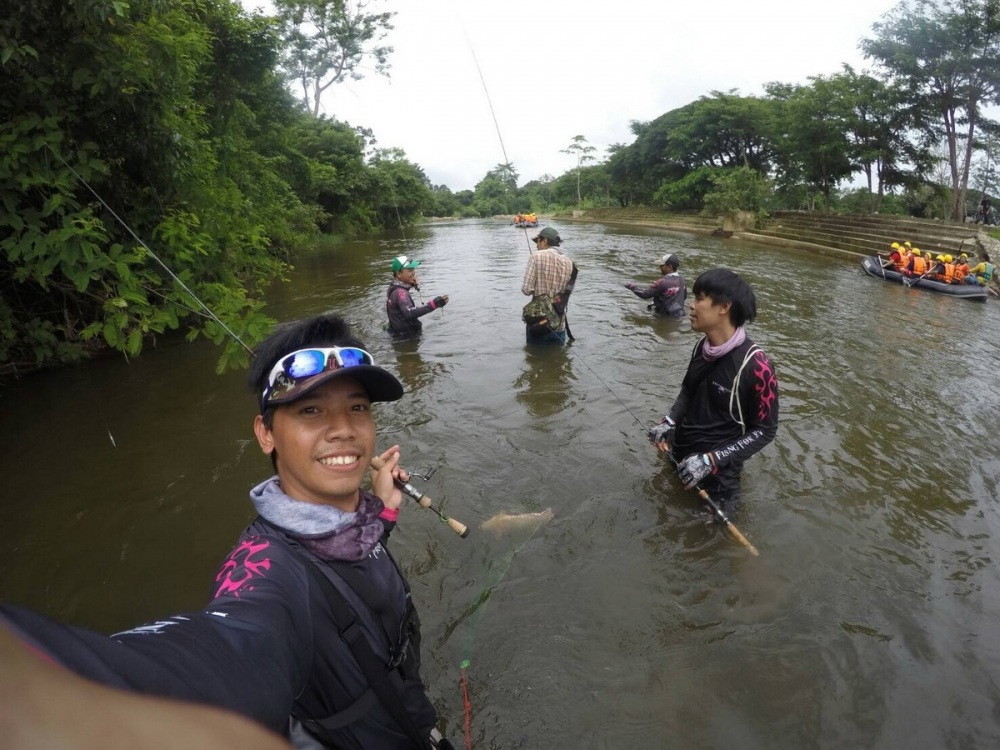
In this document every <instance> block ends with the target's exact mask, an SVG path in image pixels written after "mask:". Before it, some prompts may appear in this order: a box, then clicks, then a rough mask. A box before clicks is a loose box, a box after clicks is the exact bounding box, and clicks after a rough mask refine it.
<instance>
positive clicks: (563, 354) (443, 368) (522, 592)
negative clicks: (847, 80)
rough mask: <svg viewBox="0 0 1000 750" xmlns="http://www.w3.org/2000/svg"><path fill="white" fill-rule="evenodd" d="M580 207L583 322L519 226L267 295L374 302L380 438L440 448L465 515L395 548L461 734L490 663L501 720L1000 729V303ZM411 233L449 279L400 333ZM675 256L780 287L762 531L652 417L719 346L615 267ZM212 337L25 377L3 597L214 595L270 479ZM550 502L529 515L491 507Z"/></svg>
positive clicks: (108, 601)
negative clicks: (540, 293) (543, 315)
mask: <svg viewBox="0 0 1000 750" xmlns="http://www.w3.org/2000/svg"><path fill="white" fill-rule="evenodd" d="M557 226H558V228H559V229H560V230H561V232H562V234H563V237H564V239H565V244H564V248H565V250H566V251H567V252H568V253H569V254H570V255H571V256H572V257H573V258H574V259H575V260H576V262H577V263H578V265H579V266H580V269H581V271H580V280H579V284H578V288H577V291H576V293H575V294H574V296H573V300H572V303H571V307H570V320H571V324H572V329H573V332H574V333H575V335H576V337H577V341H576V343H574V344H573V345H572V346H571V347H568V348H567V349H545V350H531V349H527V348H526V347H525V345H524V342H523V331H522V326H521V324H520V322H519V311H520V308H521V306H522V305H523V303H524V301H525V300H524V298H523V297H522V296H521V294H520V291H519V287H520V279H521V274H522V271H523V267H524V264H525V261H526V259H527V255H528V243H527V239H526V233H525V232H524V231H522V230H517V229H514V228H513V227H511V226H510V225H507V224H503V223H499V222H491V221H463V222H456V223H454V224H445V225H438V226H433V227H428V228H426V229H420V230H415V231H414V232H412V233H410V234H409V236H408V237H407V238H405V239H404V238H401V237H390V236H386V237H381V238H376V239H372V240H365V241H357V242H350V243H346V244H343V245H340V246H337V247H334V248H329V249H326V250H324V251H317V252H311V253H308V254H306V255H304V256H303V257H302V258H301V259H300V260H299V262H298V264H297V267H296V270H295V271H294V273H293V274H292V275H291V281H290V283H287V284H284V285H281V286H276V287H275V288H274V289H273V290H272V291H271V295H270V306H269V311H270V313H271V314H272V315H273V316H274V317H276V318H279V319H282V320H287V319H292V318H299V317H303V316H308V315H313V314H316V313H320V312H324V311H328V310H338V311H342V312H344V313H345V314H346V315H347V316H348V317H349V318H350V319H351V320H352V321H353V323H354V325H355V328H356V329H357V331H358V333H359V334H360V337H361V338H362V339H363V340H364V341H366V342H368V345H369V348H370V349H371V350H372V351H373V353H374V354H375V356H376V358H377V360H378V361H379V362H380V363H383V364H385V365H386V366H387V367H388V368H389V369H391V370H393V371H394V372H396V373H397V374H398V375H399V377H400V379H401V380H402V381H403V383H404V385H405V386H406V389H407V396H406V397H405V398H404V400H403V401H401V402H399V403H397V404H386V405H380V406H379V407H377V411H376V418H377V420H378V422H379V426H380V434H381V438H380V443H381V444H382V445H384V446H388V445H389V444H391V443H392V442H398V443H400V444H401V445H402V447H403V454H404V464H405V465H407V466H409V467H410V468H413V469H417V470H422V469H427V468H431V467H433V468H435V469H436V472H435V473H434V475H433V477H432V478H431V481H430V482H428V483H426V484H420V487H421V488H422V489H424V490H425V491H426V492H427V493H428V494H429V495H431V496H432V497H433V498H434V499H435V501H436V502H437V503H438V504H440V505H441V506H442V507H443V508H444V510H445V511H446V512H447V513H450V514H451V515H453V516H454V517H455V518H457V519H459V520H461V521H462V522H464V523H466V524H468V525H469V526H471V527H473V531H472V533H471V534H470V536H469V538H468V539H465V540H462V539H459V538H458V537H457V536H456V535H455V534H453V533H452V532H451V531H450V530H449V529H448V528H446V527H444V526H442V525H441V524H440V523H439V522H438V521H437V519H436V517H435V516H434V515H433V514H431V513H430V512H428V511H425V510H421V509H419V508H417V507H416V506H414V505H409V506H408V507H407V508H406V509H405V512H404V514H403V516H402V520H401V523H400V526H399V528H398V529H397V531H396V533H395V534H394V535H393V542H392V544H393V548H394V550H395V552H396V554H397V557H398V558H399V559H400V561H401V563H402V564H403V565H404V566H405V569H406V571H407V574H408V576H409V579H410V581H411V583H412V585H413V590H414V594H415V597H416V601H417V603H418V606H419V608H420V612H421V615H422V619H423V631H424V641H423V651H424V663H425V668H424V670H425V678H426V679H427V681H428V683H429V685H430V692H431V695H432V697H433V699H434V701H435V703H436V704H437V706H438V708H439V709H440V711H441V714H442V718H443V721H444V723H445V724H446V727H447V729H448V730H449V733H450V734H451V735H452V737H453V738H456V739H458V740H461V735H462V724H463V720H464V709H463V700H462V693H461V687H460V677H461V670H460V665H461V664H462V662H463V661H466V660H467V661H468V668H467V670H466V677H467V679H468V685H469V690H470V702H471V706H472V723H471V727H472V732H471V736H472V745H473V747H479V748H567V749H569V748H609V749H610V748H625V747H635V748H660V747H678V748H718V747H727V746H738V747H742V748H761V749H762V750H764V749H766V750H773V749H774V748H812V747H815V748H855V747H864V748H899V747H913V748H944V747H948V748H985V747H996V746H998V744H1000V712H998V709H997V706H998V705H1000V685H998V679H1000V653H998V652H1000V645H998V644H1000V576H998V573H997V566H996V565H995V564H994V562H995V560H994V559H995V558H997V557H998V555H1000V524H998V515H997V501H996V495H997V485H998V480H1000V458H998V447H1000V438H998V435H997V427H996V425H997V420H996V416H995V415H996V413H997V407H998V405H1000V391H998V388H997V386H998V374H997V372H998V368H997V362H998V361H1000V358H998V354H1000V338H998V330H1000V304H997V303H995V302H994V301H990V302H988V303H987V304H976V303H970V302H967V301H964V300H956V299H951V298H948V297H942V296H936V295H934V294H930V293H927V292H923V291H920V290H915V289H914V290H908V289H904V288H902V287H894V286H890V285H888V284H884V283H882V282H880V281H878V280H876V279H871V278H868V277H865V276H864V275H863V274H862V271H861V269H860V266H859V265H858V264H857V263H854V262H847V261H843V260H836V259H831V258H823V257H817V256H814V255H810V254H807V253H803V252H796V251H789V250H783V249H776V248H771V247H766V246H760V245H754V244H748V243H738V242H733V241H724V240H717V239H715V238H711V237H700V236H699V237H696V236H691V235H684V234H667V233H664V232H660V231H658V230H654V229H622V228H614V229H612V228H608V227H602V226H600V225H582V224H579V225H573V224H566V225H557ZM529 231H530V230H529ZM403 252H406V253H408V254H410V255H411V256H413V257H416V258H420V259H422V260H423V265H422V266H421V268H420V276H421V286H422V288H423V294H424V298H425V299H428V298H429V297H430V296H433V295H436V294H449V295H450V296H451V302H450V303H449V305H448V306H447V307H446V308H445V309H444V310H443V311H441V312H438V313H434V314H432V315H431V316H429V317H427V318H425V319H424V320H425V327H424V335H423V337H422V338H421V339H420V340H419V341H418V342H408V343H401V344H399V343H397V344H394V343H392V342H391V341H390V340H389V339H388V337H387V336H386V334H385V333H384V332H383V330H382V325H383V322H384V290H385V285H386V283H387V280H388V271H387V269H388V263H389V260H390V259H391V258H392V257H393V256H394V255H396V254H399V253H403ZM667 252H674V253H677V254H678V255H679V256H680V258H681V268H680V270H681V273H682V275H683V276H684V277H685V278H686V279H687V280H688V284H689V285H690V284H691V283H693V280H694V277H695V276H696V275H697V274H698V273H699V272H700V271H702V270H705V269H707V268H711V267H714V266H719V265H725V266H728V267H731V268H734V269H736V270H738V271H739V272H741V273H742V274H744V276H745V277H746V278H747V279H748V280H749V281H750V282H751V283H752V284H753V285H754V287H755V289H756V291H757V295H758V302H759V310H760V316H759V319H758V321H757V322H756V323H755V324H754V325H753V326H752V327H751V328H750V334H751V336H752V337H753V338H754V339H755V340H756V341H757V342H758V343H759V344H761V345H762V346H763V347H764V349H765V350H766V351H767V352H768V353H769V354H770V355H771V357H772V359H773V361H774V363H775V365H776V368H777V371H778V376H779V381H780V387H781V422H780V428H779V432H778V436H777V439H776V440H775V442H774V443H773V444H772V445H771V446H769V447H768V448H767V449H765V450H764V452H763V453H762V454H760V455H758V456H757V457H755V458H754V459H752V460H751V461H749V462H748V464H747V467H746V471H745V473H744V491H745V498H746V501H745V503H744V506H743V509H742V510H741V512H740V514H739V516H738V517H737V518H736V519H735V521H736V523H737V525H738V526H739V528H740V529H741V530H742V532H743V533H744V534H745V535H746V536H747V537H748V538H749V539H750V540H751V541H752V542H753V543H754V544H755V545H756V546H757V547H758V548H759V549H760V551H761V556H760V557H759V558H753V557H750V556H748V555H747V554H746V552H745V551H744V550H743V549H742V548H741V547H739V546H738V545H736V544H735V543H734V542H732V541H731V540H730V539H729V538H728V537H727V536H726V535H725V533H724V532H723V531H722V530H720V528H719V527H717V526H713V525H706V524H705V523H704V522H703V521H702V519H701V518H700V517H699V515H698V514H697V513H696V512H695V509H696V503H695V497H694V496H693V495H692V494H691V493H688V492H685V491H684V490H683V489H682V488H681V486H680V484H679V483H678V481H677V480H676V478H675V476H674V475H673V473H672V471H670V470H669V469H668V467H667V466H665V465H664V463H663V461H662V460H661V459H660V458H658V456H657V455H656V454H655V452H654V451H653V450H652V448H651V447H650V446H649V444H648V443H647V442H646V439H645V437H644V433H643V429H642V428H641V427H640V425H639V424H638V422H643V423H647V422H652V421H655V420H657V419H658V418H659V417H660V416H661V415H662V414H663V413H664V411H665V410H666V408H667V407H668V406H669V405H670V403H671V401H672V400H673V398H674V396H675V395H676V392H677V389H678V386H679V383H680V379H681V376H682V374H683V372H684V369H685V366H686V363H687V359H688V357H689V354H690V351H691V348H692V346H693V345H694V343H695V341H696V335H695V334H694V333H692V332H691V330H690V326H689V324H688V323H687V322H686V321H682V322H679V323H678V322H673V321H667V320H657V319H654V318H653V317H652V316H651V315H650V313H649V312H648V311H647V310H646V309H645V304H644V303H643V302H642V301H641V300H638V299H637V298H635V297H634V296H633V295H632V294H631V293H629V292H628V291H627V290H625V289H624V288H623V287H622V284H623V283H624V282H626V281H630V280H639V281H645V280H648V281H651V280H652V279H653V278H654V277H655V273H656V268H657V259H658V258H659V257H660V256H662V255H663V254H664V253H667ZM217 356H218V351H217V350H216V349H215V348H214V347H212V346H211V345H210V344H205V343H196V344H190V345H188V344H176V345H162V346H160V347H159V348H157V349H153V350H150V351H148V352H146V353H144V354H143V355H142V356H141V357H140V358H138V359H136V360H133V361H125V360H123V359H118V358H113V359H108V360H103V361H98V362H92V363H89V364H86V365H83V366H80V367H76V368H73V369H69V370H64V371H60V372H51V373H44V374H40V375H37V376H34V377H31V378H27V379H25V380H23V381H19V382H14V383H11V384H8V385H6V386H4V387H3V388H2V390H0V410H2V412H0V413H2V419H3V425H4V429H3V431H2V433H0V446H2V450H0V456H2V458H0V461H2V467H3V476H4V477H5V483H6V488H5V491H4V492H3V493H2V495H0V506H2V511H3V519H4V523H3V526H4V534H3V535H2V536H0V598H2V599H3V600H5V601H14V602H19V603H22V604H26V605H29V606H32V607H35V608H37V609H40V610H42V611H45V612H47V613H49V614H51V615H53V616H56V617H58V618H61V619H64V620H67V621H70V622H74V623H77V624H81V625H86V626H89V627H93V628H97V629H100V630H102V631H105V632H112V631H115V630H119V629H123V628H126V627H128V626H131V625H135V624H138V623H139V622H141V621H145V620H147V619H151V618H154V617H158V616H163V615H167V614H172V613H175V612H182V611H185V610H191V609H197V608H199V607H200V606H201V605H202V604H203V603H204V602H205V601H206V597H207V595H208V593H209V591H210V589H211V582H212V578H213V576H214V574H215V571H216V566H217V565H218V564H219V562H220V561H221V559H222V558H223V557H224V556H225V554H226V553H227V552H228V550H229V548H230V546H231V544H232V542H233V540H234V539H235V538H236V536H237V535H238V533H239V531H240V529H241V528H242V526H243V525H244V524H245V523H246V522H248V521H249V520H250V518H251V506H250V504H249V501H248V500H247V498H246V493H247V490H248V489H249V488H250V487H251V486H252V485H253V484H255V483H256V482H257V481H259V480H260V479H261V478H263V477H264V476H266V475H267V474H268V473H269V464H268V462H267V460H266V459H265V458H264V457H263V456H262V455H261V454H260V452H259V450H258V448H257V446H256V443H255V442H254V441H253V436H252V432H251V429H250V427H251V422H252V418H253V415H254V400H253V397H252V396H250V395H249V394H248V393H247V392H246V391H245V388H244V384H243V373H241V372H231V373H227V374H225V375H222V376H219V375H216V374H215V372H214V368H215V362H216V359H217ZM637 419H638V422H637ZM545 508H552V511H553V514H554V517H553V518H552V520H551V521H549V522H548V523H545V524H543V525H541V526H539V527H537V528H530V527H528V528H521V529H517V530H514V531H512V532H511V533H508V534H504V535H499V536H498V535H493V534H490V533H488V532H486V531H481V530H479V529H478V528H477V527H478V525H479V524H481V523H482V522H484V521H486V520H487V519H489V518H490V517H491V516H493V515H495V514H496V513H499V512H510V513H528V512H537V511H541V510H543V509H545Z"/></svg>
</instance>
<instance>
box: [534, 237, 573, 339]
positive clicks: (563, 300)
mask: <svg viewBox="0 0 1000 750" xmlns="http://www.w3.org/2000/svg"><path fill="white" fill-rule="evenodd" d="M531 239H532V242H534V243H535V247H536V248H537V249H536V250H535V252H533V253H532V254H531V257H530V258H529V259H528V267H527V268H525V269H524V279H523V280H522V282H521V292H522V294H525V295H529V296H530V297H531V302H529V303H528V304H526V305H525V306H524V309H523V310H522V311H521V320H523V321H524V325H525V337H526V339H527V341H528V343H529V344H530V343H554V344H565V343H566V339H567V336H568V337H569V340H570V341H572V340H573V334H572V333H570V331H569V325H568V323H567V321H566V305H567V304H569V295H570V293H571V292H572V291H573V286H574V285H575V284H576V273H577V268H576V264H575V263H573V261H572V260H570V259H569V257H568V256H567V255H565V254H564V253H563V252H562V251H561V250H560V249H559V245H561V244H562V239H561V238H560V237H559V232H557V231H556V230H555V229H553V228H552V227H545V228H544V229H542V231H540V232H539V233H538V234H537V235H535V236H534V237H532V238H531Z"/></svg>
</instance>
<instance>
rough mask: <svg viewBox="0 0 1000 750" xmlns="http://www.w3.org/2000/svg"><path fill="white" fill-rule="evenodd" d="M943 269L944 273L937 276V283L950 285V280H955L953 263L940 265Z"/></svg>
mask: <svg viewBox="0 0 1000 750" xmlns="http://www.w3.org/2000/svg"><path fill="white" fill-rule="evenodd" d="M941 265H942V266H943V267H944V273H939V274H937V279H938V281H943V282H944V283H945V284H950V283H951V280H952V279H953V278H955V264H954V263H942V264H941Z"/></svg>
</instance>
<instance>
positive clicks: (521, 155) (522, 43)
mask: <svg viewBox="0 0 1000 750" xmlns="http://www.w3.org/2000/svg"><path fill="white" fill-rule="evenodd" d="M244 4H245V5H247V6H248V7H251V8H252V7H255V6H256V5H258V4H259V3H258V2H254V0H244ZM895 4H896V2H895V0H844V1H843V2H840V3H836V4H834V3H803V2H801V0H756V1H755V2H747V1H746V0H715V2H711V3H695V2H685V3H680V2H677V0H665V1H663V2H660V3H651V2H648V0H617V1H616V2H614V3H590V2H581V1H580V0H575V1H573V0H534V2H529V1H528V0H508V1H507V2H504V3H497V2H487V1H486V0H467V1H466V2H461V3H460V2H457V1H456V0H421V2H419V3H417V2H409V3H402V2H386V3H381V4H379V3H374V4H373V5H372V6H371V7H372V8H377V9H378V10H382V9H387V10H393V11H396V13H397V15H396V16H395V17H394V19H393V24H394V25H395V29H394V30H393V31H392V32H390V34H389V37H388V39H387V41H388V43H389V44H391V45H393V47H394V48H395V51H394V53H393V54H392V56H391V58H390V62H391V64H392V69H391V71H390V72H391V78H389V79H386V78H384V77H382V76H376V75H374V74H371V75H369V76H367V77H366V78H365V79H363V80H361V81H351V82H348V83H345V84H341V85H338V86H334V87H331V88H330V89H328V91H327V93H326V95H325V96H324V98H323V109H324V111H325V112H326V113H327V114H329V115H331V116H333V117H336V118H338V119H341V120H346V121H347V122H350V123H351V124H352V125H361V126H365V127H368V128H371V129H372V130H373V131H374V133H375V136H376V138H377V139H378V143H379V145H380V146H382V147H390V146H394V147H399V148H402V149H403V150H404V151H406V154H407V156H408V158H410V159H411V160H412V161H414V162H416V163H417V164H419V165H420V166H422V167H423V168H424V171H425V172H426V173H427V175H428V177H429V178H430V179H431V181H432V182H434V183H435V184H445V185H448V186H449V187H450V188H451V189H452V190H462V189H465V188H472V187H473V186H474V185H475V183H476V182H478V181H479V180H480V179H482V177H483V176H484V175H485V174H486V172H487V171H488V170H490V169H492V168H493V167H494V166H495V165H497V164H498V163H501V162H503V161H504V160H505V159H504V154H503V151H502V150H501V145H500V138H498V136H497V128H496V127H495V126H494V123H493V117H492V115H491V113H490V107H489V103H488V101H487V95H486V93H485V92H484V88H483V84H482V83H481V82H480V78H479V73H478V72H477V69H476V62H475V60H476V59H478V61H479V66H480V68H481V69H482V74H483V77H484V79H485V82H486V91H488V92H489V98H490V100H492V104H493V110H494V112H495V114H496V119H497V123H498V125H499V131H500V135H501V136H502V139H503V143H504V145H505V146H506V152H507V157H508V158H509V159H510V161H512V162H513V164H514V167H515V169H517V171H518V172H519V173H520V175H521V182H522V183H523V182H526V181H528V180H531V179H535V178H537V177H540V176H541V175H543V174H545V173H549V174H552V175H559V174H561V173H563V172H565V171H566V170H568V169H570V168H571V167H572V166H573V165H574V162H573V160H572V158H571V157H570V156H568V155H566V154H562V153H560V152H559V151H560V149H563V148H565V147H566V146H567V145H568V144H569V143H570V142H571V140H572V138H573V136H575V135H583V136H585V137H586V138H587V140H588V141H589V142H590V144H591V145H593V146H595V147H597V149H598V153H599V154H600V155H603V154H604V150H605V149H606V148H607V147H608V146H609V145H611V144H612V143H615V142H621V143H628V142H630V141H631V140H632V135H631V132H630V131H629V121H631V120H651V119H653V118H655V117H658V116H659V115H661V114H663V113H664V112H667V111H669V110H671V109H674V108H676V107H680V106H683V105H684V104H687V103H688V102H690V101H692V100H694V99H697V98H698V97H699V96H701V95H703V94H707V93H709V92H710V91H712V90H713V89H717V90H723V91H725V90H729V89H733V88H736V89H739V90H740V91H741V93H743V94H760V93H762V86H763V85H764V84H765V83H767V82H769V81H783V82H787V83H804V82H805V81H806V79H807V78H808V77H809V76H811V75H829V74H832V73H835V72H837V71H838V70H839V69H840V66H841V64H842V63H844V62H848V63H850V64H851V65H853V66H854V67H855V68H857V69H862V68H864V67H866V63H865V61H864V59H863V57H862V56H861V54H860V52H859V51H858V49H857V47H858V42H859V41H860V40H861V39H862V38H863V37H865V36H868V35H870V34H871V27H872V24H873V23H875V22H876V21H877V20H879V17H880V16H881V15H882V14H883V13H885V12H886V11H888V10H889V9H890V8H892V7H893V6H894V5H895Z"/></svg>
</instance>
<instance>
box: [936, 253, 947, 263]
mask: <svg viewBox="0 0 1000 750" xmlns="http://www.w3.org/2000/svg"><path fill="white" fill-rule="evenodd" d="M934 260H939V261H941V262H942V263H947V262H948V261H946V260H945V256H943V255H940V254H939V255H938V256H937V257H936V258H935V259H934Z"/></svg>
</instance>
